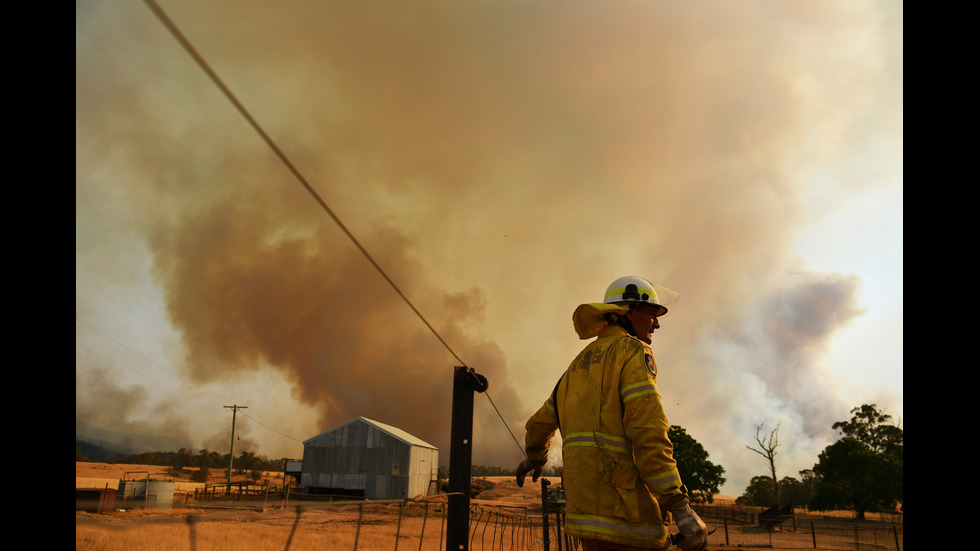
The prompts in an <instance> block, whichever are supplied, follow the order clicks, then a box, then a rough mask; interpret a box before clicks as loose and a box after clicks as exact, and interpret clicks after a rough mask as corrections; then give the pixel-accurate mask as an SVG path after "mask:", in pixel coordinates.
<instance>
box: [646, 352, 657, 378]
mask: <svg viewBox="0 0 980 551" xmlns="http://www.w3.org/2000/svg"><path fill="white" fill-rule="evenodd" d="M643 356H644V359H646V361H647V371H649V372H650V375H651V376H653V378H654V379H656V378H657V362H655V361H653V356H651V355H650V354H644V355H643Z"/></svg>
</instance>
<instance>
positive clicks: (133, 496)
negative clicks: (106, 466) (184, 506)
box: [116, 477, 177, 509]
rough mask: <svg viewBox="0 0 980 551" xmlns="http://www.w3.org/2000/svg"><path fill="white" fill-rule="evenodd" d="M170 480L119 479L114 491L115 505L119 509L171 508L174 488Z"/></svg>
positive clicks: (174, 484) (174, 483)
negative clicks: (116, 489) (117, 486)
mask: <svg viewBox="0 0 980 551" xmlns="http://www.w3.org/2000/svg"><path fill="white" fill-rule="evenodd" d="M176 485H177V483H176V482H174V481H172V480H150V479H145V480H127V479H126V478H125V477H124V478H123V479H122V480H120V481H119V490H118V491H117V492H116V504H117V505H116V506H117V507H118V508H120V509H140V508H146V509H173V506H174V488H175V487H176Z"/></svg>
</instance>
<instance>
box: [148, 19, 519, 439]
mask: <svg viewBox="0 0 980 551" xmlns="http://www.w3.org/2000/svg"><path fill="white" fill-rule="evenodd" d="M145 2H146V4H147V5H148V6H149V7H150V9H151V10H152V11H153V13H154V14H156V16H157V18H158V19H159V20H160V21H161V22H162V23H163V25H164V26H165V27H166V28H167V30H169V31H170V34H172V35H173V36H174V38H176V39H177V41H178V42H179V43H180V45H181V46H183V47H184V49H185V50H187V53H188V54H190V56H191V57H192V58H193V59H194V61H195V62H196V63H197V64H198V66H200V67H201V69H202V70H203V71H204V72H205V73H206V74H207V75H208V77H209V78H210V79H211V80H212V81H213V82H214V83H215V85H216V86H217V87H218V88H219V89H220V90H221V92H222V93H223V94H224V95H225V97H227V98H228V100H229V101H230V102H231V103H232V105H234V106H235V109H237V110H238V112H239V113H241V115H242V116H243V117H245V120H246V121H248V124H249V125H251V126H252V128H253V129H255V131H256V132H257V133H258V134H259V136H260V137H261V138H262V140H263V141H264V142H265V143H266V144H267V145H268V146H269V148H270V149H272V151H273V153H275V154H276V156H277V157H279V159H280V160H281V161H282V162H283V164H285V165H286V168H288V169H289V171H290V172H292V174H293V176H295V177H296V179H297V180H299V182H300V184H302V185H303V188H305V189H306V191H307V192H309V194H310V195H311V196H312V197H313V199H314V200H315V201H316V202H317V204H319V205H320V207H321V208H322V209H323V210H324V212H326V213H327V215H329V216H330V218H331V219H333V221H334V222H335V223H336V224H337V226H338V227H339V228H340V229H341V231H343V232H344V235H346V236H347V238H348V239H350V241H351V243H353V244H354V246H355V247H357V250H359V251H360V252H361V254H362V255H364V258H366V259H367V260H368V262H370V263H371V265H372V266H373V267H374V269H375V270H377V272H378V273H379V274H380V275H381V277H382V278H384V280H385V281H386V282H388V285H389V286H391V288H392V289H394V291H395V292H396V293H397V294H398V296H399V297H401V298H402V300H403V301H405V304H407V305H408V307H409V308H411V309H412V312H414V313H415V315H416V316H418V318H419V319H420V320H421V321H422V323H423V324H425V326H426V327H427V328H428V329H429V331H430V332H431V333H432V334H433V335H434V336H435V337H436V339H438V340H439V342H440V343H442V346H443V347H445V349H446V350H447V351H449V353H450V354H451V355H452V356H453V357H454V358H456V361H458V362H459V363H460V365H462V366H463V367H466V368H467V369H471V368H470V367H468V366H467V364H466V362H464V361H463V359H462V358H460V357H459V355H458V354H456V352H455V351H454V350H453V349H452V347H451V346H449V343H447V342H446V340H445V339H443V338H442V335H440V334H439V332H438V331H436V329H435V328H434V327H433V326H432V324H430V323H429V321H428V320H427V319H426V318H425V316H423V315H422V312H420V311H419V309H418V308H416V307H415V305H414V304H413V303H412V301H411V300H409V298H408V297H407V296H406V295H405V293H403V292H402V290H401V289H400V288H399V287H398V285H396V284H395V282H394V281H393V280H392V279H391V277H389V276H388V274H387V272H385V271H384V269H383V268H382V267H381V265H380V264H378V262H377V261H375V259H374V257H372V256H371V253H369V252H368V251H367V249H365V248H364V246H363V245H361V242H360V241H358V240H357V237H355V236H354V234H353V233H351V231H350V230H349V229H347V226H346V225H345V224H344V223H343V222H342V221H341V220H340V218H339V217H338V216H337V215H336V214H335V213H334V211H333V209H331V208H330V207H329V206H328V205H327V203H326V201H324V200H323V198H322V197H320V194H319V193H317V192H316V190H315V189H313V186H311V185H310V184H309V182H307V181H306V178H305V177H304V176H303V174H302V173H300V171H299V170H298V169H297V168H296V167H295V166H294V165H293V163H292V162H291V161H290V160H289V158H288V157H287V156H286V154H285V153H283V152H282V150H281V149H279V146H278V145H276V143H275V141H273V140H272V138H270V137H269V135H268V134H267V133H266V132H265V130H264V129H263V128H262V126H261V125H260V124H259V123H258V121H256V120H255V118H254V117H252V115H251V113H249V111H248V109H246V108H245V106H244V105H242V103H241V102H240V101H238V98H237V97H236V96H235V94H234V93H233V92H232V91H231V90H230V89H229V88H228V87H227V86H226V85H225V83H224V81H222V80H221V77H219V76H218V74H217V73H216V72H215V71H214V70H213V69H211V66H210V65H209V64H208V63H207V61H205V60H204V58H203V57H202V56H201V55H200V54H199V53H198V52H197V49H196V48H195V47H194V46H193V45H192V44H191V43H190V41H189V40H187V38H186V37H184V35H183V33H181V32H180V30H179V29H178V28H177V26H176V25H175V24H174V23H173V21H171V20H170V18H169V17H168V16H167V14H166V13H164V11H163V9H161V8H160V6H158V5H157V3H156V2H155V1H154V0H145ZM484 394H486V393H485V392H484ZM487 399H489V400H490V404H491V405H493V409H494V410H496V411H497V415H498V416H500V420H501V421H504V418H503V416H502V415H501V414H500V410H499V409H497V406H496V404H494V403H493V400H492V399H491V398H490V396H489V394H488V395H487ZM504 426H505V427H507V431H508V432H510V433H511V437H513V438H514V442H515V443H517V447H518V448H519V449H520V450H521V453H522V454H523V453H524V449H523V448H521V445H520V443H519V442H517V437H515V436H514V434H513V432H512V431H511V430H510V427H509V426H507V422H506V421H504Z"/></svg>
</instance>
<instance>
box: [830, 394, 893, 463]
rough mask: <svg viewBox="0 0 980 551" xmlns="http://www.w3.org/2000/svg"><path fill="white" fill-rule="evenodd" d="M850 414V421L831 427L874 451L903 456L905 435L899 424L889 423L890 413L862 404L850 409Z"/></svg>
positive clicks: (840, 422)
mask: <svg viewBox="0 0 980 551" xmlns="http://www.w3.org/2000/svg"><path fill="white" fill-rule="evenodd" d="M851 414H852V417H851V419H850V421H839V422H837V423H834V426H833V428H834V429H835V430H840V431H841V432H842V433H843V434H844V436H847V437H850V438H853V439H855V440H857V441H859V442H862V443H864V444H865V445H867V446H868V447H869V448H871V451H873V452H875V453H887V454H890V455H894V456H896V457H899V458H902V457H903V456H904V440H905V435H904V433H903V431H902V428H901V427H900V426H898V425H892V424H890V423H889V421H891V418H892V416H891V415H888V414H886V413H884V412H882V411H878V406H876V405H875V404H863V405H862V406H861V407H859V408H854V409H852V410H851Z"/></svg>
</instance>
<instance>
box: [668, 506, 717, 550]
mask: <svg viewBox="0 0 980 551" xmlns="http://www.w3.org/2000/svg"><path fill="white" fill-rule="evenodd" d="M670 514H671V516H673V517H674V523H675V524H677V528H679V529H680V531H681V533H680V534H679V535H678V536H679V537H678V541H677V546H678V547H680V548H681V549H683V550H684V551H702V550H703V549H705V548H707V547H708V527H707V526H705V525H704V521H702V520H701V517H699V516H698V514H697V513H695V512H694V511H693V510H691V506H690V505H688V504H686V503H685V504H683V505H681V506H678V507H676V508H674V509H671V511H670Z"/></svg>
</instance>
